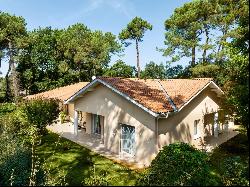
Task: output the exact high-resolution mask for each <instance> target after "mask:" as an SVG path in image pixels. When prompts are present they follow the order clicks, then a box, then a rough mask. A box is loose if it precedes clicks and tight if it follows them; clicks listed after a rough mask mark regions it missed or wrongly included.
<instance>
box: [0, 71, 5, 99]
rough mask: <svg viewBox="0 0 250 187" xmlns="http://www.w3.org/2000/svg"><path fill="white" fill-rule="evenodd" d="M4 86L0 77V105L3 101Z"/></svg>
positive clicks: (3, 81)
mask: <svg viewBox="0 0 250 187" xmlns="http://www.w3.org/2000/svg"><path fill="white" fill-rule="evenodd" d="M0 74H1V73H0ZM5 88H6V85H5V80H4V78H2V77H0V103H2V102H4V101H5V93H6V90H5Z"/></svg>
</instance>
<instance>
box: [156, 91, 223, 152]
mask: <svg viewBox="0 0 250 187" xmlns="http://www.w3.org/2000/svg"><path fill="white" fill-rule="evenodd" d="M218 108H219V98H218V97H217V96H216V94H215V93H214V92H212V91H211V89H210V88H209V87H207V88H206V89H204V90H203V91H202V92H201V93H200V94H199V95H198V96H197V97H196V98H194V99H193V100H192V101H191V102H190V103H189V104H188V105H187V106H185V107H184V108H183V109H182V110H181V111H180V112H178V113H177V114H175V115H172V116H171V115H170V116H169V117H168V118H167V119H159V121H158V123H159V148H162V147H163V146H164V145H168V144H170V143H173V142H176V141H181V142H186V143H191V144H196V143H197V141H194V136H193V134H194V120H200V121H199V124H198V133H199V135H201V133H202V131H203V122H204V115H205V114H209V113H213V112H216V111H217V110H218Z"/></svg>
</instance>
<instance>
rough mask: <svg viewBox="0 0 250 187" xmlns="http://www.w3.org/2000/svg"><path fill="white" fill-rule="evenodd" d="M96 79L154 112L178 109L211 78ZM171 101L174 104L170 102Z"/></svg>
mask: <svg viewBox="0 0 250 187" xmlns="http://www.w3.org/2000/svg"><path fill="white" fill-rule="evenodd" d="M98 79H100V80H102V81H104V82H105V83H107V84H109V85H110V86H112V87H113V88H115V89H117V90H118V91H120V92H122V93H123V94H125V95H127V96H129V97H130V98H132V99H133V100H135V101H137V102H138V103H140V104H141V105H143V106H144V107H146V108H148V109H150V110H151V111H153V112H155V113H166V112H171V111H174V107H176V108H177V109H180V107H182V106H183V105H184V104H185V103H186V102H187V101H189V100H190V99H191V98H192V97H193V96H194V95H195V94H196V93H197V92H199V91H200V90H201V89H202V88H203V87H204V86H205V85H207V84H208V83H209V82H210V81H211V80H212V79H210V78H198V79H166V80H156V79H146V80H144V79H137V78H117V77H98ZM158 81H159V82H160V84H159V82H158ZM161 85H162V87H163V88H162V87H161ZM164 90H165V91H166V92H167V95H168V96H169V97H170V98H171V100H170V98H168V96H167V95H166V93H165V92H164ZM171 101H172V102H173V103H174V105H175V106H173V104H171Z"/></svg>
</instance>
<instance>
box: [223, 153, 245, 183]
mask: <svg viewBox="0 0 250 187" xmlns="http://www.w3.org/2000/svg"><path fill="white" fill-rule="evenodd" d="M221 173H222V182H223V184H224V185H225V186H249V165H248V163H247V164H246V163H244V162H243V161H242V160H241V158H240V157H239V156H234V157H229V158H227V159H225V160H224V162H223V164H222V167H221Z"/></svg>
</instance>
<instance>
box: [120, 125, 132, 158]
mask: <svg viewBox="0 0 250 187" xmlns="http://www.w3.org/2000/svg"><path fill="white" fill-rule="evenodd" d="M121 151H122V152H126V153H128V154H130V155H134V154H135V127H133V126H130V125H125V124H122V126H121Z"/></svg>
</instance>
